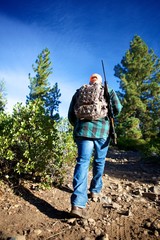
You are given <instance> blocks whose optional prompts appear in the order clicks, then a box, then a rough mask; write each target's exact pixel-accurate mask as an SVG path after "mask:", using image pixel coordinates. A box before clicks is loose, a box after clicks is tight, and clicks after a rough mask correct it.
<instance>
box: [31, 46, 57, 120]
mask: <svg viewBox="0 0 160 240" xmlns="http://www.w3.org/2000/svg"><path fill="white" fill-rule="evenodd" d="M35 63H36V66H35V65H32V68H33V71H34V72H35V73H36V75H35V77H31V74H29V80H30V86H29V89H30V93H29V96H28V97H27V103H28V102H29V101H34V100H35V99H37V98H38V99H40V100H42V103H43V107H44V108H45V110H46V114H47V115H50V116H51V117H54V115H55V116H56V118H57V114H56V112H58V107H59V104H60V101H59V98H60V96H61V94H60V90H59V89H58V84H57V83H56V84H55V85H54V86H53V87H52V88H51V87H50V84H49V80H48V78H49V76H50V75H51V74H52V67H51V61H50V51H49V50H48V48H46V49H44V50H43V51H42V52H41V53H40V54H39V55H38V58H37V60H36V62H35Z"/></svg>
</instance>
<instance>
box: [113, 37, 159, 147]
mask: <svg viewBox="0 0 160 240" xmlns="http://www.w3.org/2000/svg"><path fill="white" fill-rule="evenodd" d="M115 76H116V77H118V78H119V79H120V80H119V82H120V89H121V91H119V96H120V99H121V102H122V105H123V109H122V112H121V114H120V116H119V119H118V126H117V132H118V135H119V137H120V138H122V137H123V138H125V139H129V140H130V139H131V138H132V139H135V140H137V142H139V139H142V141H143V140H145V142H146V143H148V142H150V141H151V140H152V139H156V138H157V137H158V134H159V133H160V118H159V116H160V59H158V57H157V56H156V55H155V54H154V52H153V50H152V49H149V48H148V46H147V45H146V44H145V42H144V41H143V40H142V39H141V38H140V37H139V36H135V37H134V38H133V40H132V41H131V43H130V48H129V50H128V51H127V52H126V54H125V56H124V57H123V58H122V61H121V64H118V65H116V66H115ZM153 144H154V143H153Z"/></svg>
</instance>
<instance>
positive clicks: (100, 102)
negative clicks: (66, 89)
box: [74, 83, 108, 120]
mask: <svg viewBox="0 0 160 240" xmlns="http://www.w3.org/2000/svg"><path fill="white" fill-rule="evenodd" d="M77 91H78V92H77V101H76V104H75V106H74V112H75V115H76V117H77V118H78V119H87V120H98V119H99V118H103V117H106V116H107V113H108V104H107V103H106V100H105V99H104V87H103V86H102V85H101V84H97V83H93V84H91V85H90V84H88V85H83V86H82V87H81V88H80V89H79V90H77Z"/></svg>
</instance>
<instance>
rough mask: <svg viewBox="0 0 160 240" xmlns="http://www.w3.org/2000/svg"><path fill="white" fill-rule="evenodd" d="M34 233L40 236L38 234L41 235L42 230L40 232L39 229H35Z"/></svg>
mask: <svg viewBox="0 0 160 240" xmlns="http://www.w3.org/2000/svg"><path fill="white" fill-rule="evenodd" d="M34 233H35V234H36V235H40V234H41V233H42V230H41V229H35V230H34Z"/></svg>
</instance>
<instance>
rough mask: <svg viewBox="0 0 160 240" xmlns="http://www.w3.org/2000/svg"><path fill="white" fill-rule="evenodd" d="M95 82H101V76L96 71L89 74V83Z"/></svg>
mask: <svg viewBox="0 0 160 240" xmlns="http://www.w3.org/2000/svg"><path fill="white" fill-rule="evenodd" d="M95 82H97V83H102V77H101V75H99V74H98V73H94V74H92V75H91V76H90V84H92V83H95Z"/></svg>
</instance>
